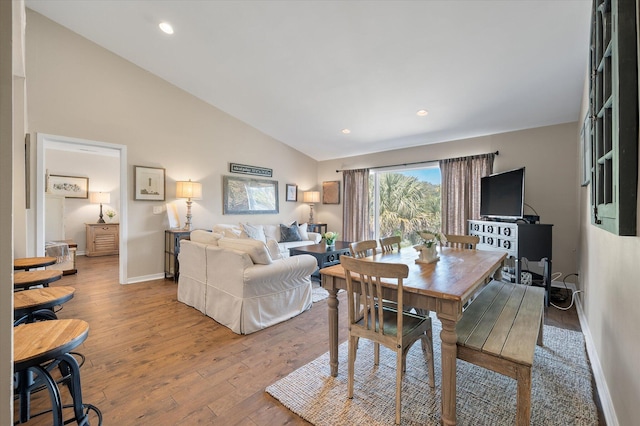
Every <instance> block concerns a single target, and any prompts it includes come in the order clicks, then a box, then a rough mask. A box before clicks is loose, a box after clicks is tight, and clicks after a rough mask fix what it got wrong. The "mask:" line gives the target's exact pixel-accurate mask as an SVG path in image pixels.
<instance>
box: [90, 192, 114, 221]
mask: <svg viewBox="0 0 640 426" xmlns="http://www.w3.org/2000/svg"><path fill="white" fill-rule="evenodd" d="M89 202H90V203H91V204H100V218H99V219H98V223H105V221H104V219H103V218H102V204H109V203H110V202H111V194H110V193H109V192H92V193H90V194H89Z"/></svg>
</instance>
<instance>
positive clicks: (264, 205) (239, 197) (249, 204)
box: [222, 176, 279, 214]
mask: <svg viewBox="0 0 640 426" xmlns="http://www.w3.org/2000/svg"><path fill="white" fill-rule="evenodd" d="M222 185H223V191H222V192H223V195H222V196H223V203H222V204H223V214H273V213H278V212H279V209H278V181H275V180H266V179H252V178H244V177H235V176H223V177H222Z"/></svg>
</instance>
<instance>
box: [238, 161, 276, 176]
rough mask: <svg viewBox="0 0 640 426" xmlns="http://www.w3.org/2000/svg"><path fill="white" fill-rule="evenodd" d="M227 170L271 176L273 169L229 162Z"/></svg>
mask: <svg viewBox="0 0 640 426" xmlns="http://www.w3.org/2000/svg"><path fill="white" fill-rule="evenodd" d="M229 171H230V172H231V173H242V174H245V175H254V176H264V177H272V176H273V169H267V168H265V167H256V166H247V165H246V164H238V163H229Z"/></svg>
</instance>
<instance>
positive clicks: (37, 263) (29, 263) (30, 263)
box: [13, 256, 58, 270]
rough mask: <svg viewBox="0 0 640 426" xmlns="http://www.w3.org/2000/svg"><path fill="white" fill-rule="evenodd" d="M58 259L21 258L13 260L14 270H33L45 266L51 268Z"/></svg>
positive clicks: (46, 257) (43, 257)
mask: <svg viewBox="0 0 640 426" xmlns="http://www.w3.org/2000/svg"><path fill="white" fill-rule="evenodd" d="M57 261H58V259H56V258H55V257H50V256H42V257H21V258H19V259H13V269H14V270H20V269H31V268H42V267H43V266H49V265H53V264H54V263H56V262H57Z"/></svg>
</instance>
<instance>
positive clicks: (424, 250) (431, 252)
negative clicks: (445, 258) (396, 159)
mask: <svg viewBox="0 0 640 426" xmlns="http://www.w3.org/2000/svg"><path fill="white" fill-rule="evenodd" d="M418 235H419V236H420V238H422V244H418V245H415V246H413V248H414V249H416V250H417V251H418V252H419V253H420V258H419V259H416V263H433V262H437V261H438V260H440V257H439V256H438V251H437V250H436V247H437V243H441V244H442V243H444V242H446V241H447V239H446V238H445V236H444V235H443V234H441V233H439V232H434V231H426V230H425V231H418Z"/></svg>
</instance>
